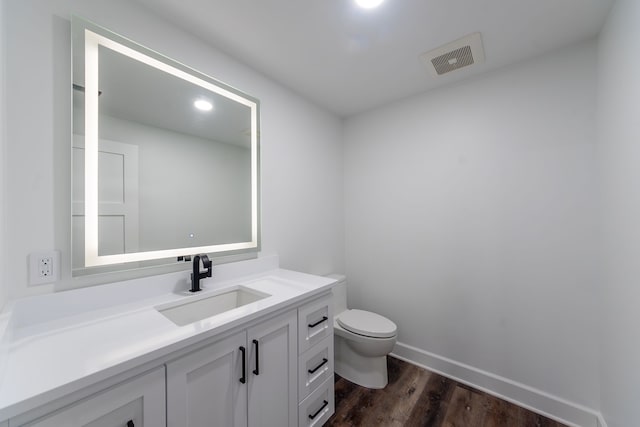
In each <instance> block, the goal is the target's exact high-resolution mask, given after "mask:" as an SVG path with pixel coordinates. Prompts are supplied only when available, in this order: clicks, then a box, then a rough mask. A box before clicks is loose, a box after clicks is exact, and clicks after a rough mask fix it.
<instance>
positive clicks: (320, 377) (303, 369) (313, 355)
mask: <svg viewBox="0 0 640 427" xmlns="http://www.w3.org/2000/svg"><path fill="white" fill-rule="evenodd" d="M298 360H299V361H298V400H299V401H300V402H301V401H303V400H304V399H305V398H306V397H307V396H309V394H311V393H312V392H313V391H314V390H315V389H316V388H318V387H319V386H320V384H322V383H323V382H324V381H325V380H327V379H329V378H333V336H328V337H326V338H325V339H324V340H322V341H321V342H320V343H318V344H316V345H314V346H313V347H312V348H310V349H309V350H307V351H305V352H304V353H302V354H301V355H300V358H299V359H298Z"/></svg>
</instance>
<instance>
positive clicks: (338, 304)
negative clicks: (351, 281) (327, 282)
mask: <svg viewBox="0 0 640 427" xmlns="http://www.w3.org/2000/svg"><path fill="white" fill-rule="evenodd" d="M327 277H329V278H331V279H335V280H337V281H338V282H337V283H336V284H335V285H333V288H332V289H331V293H332V294H333V313H334V315H335V314H340V313H342V312H343V311H345V310H346V309H347V278H346V277H345V276H344V275H343V274H330V275H328V276H327Z"/></svg>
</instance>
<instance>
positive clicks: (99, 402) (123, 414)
mask: <svg viewBox="0 0 640 427" xmlns="http://www.w3.org/2000/svg"><path fill="white" fill-rule="evenodd" d="M165 423H166V419H165V383H164V367H161V368H157V369H155V370H153V371H151V372H150V373H148V374H144V375H142V376H140V377H137V378H134V379H132V380H130V381H127V382H125V383H123V384H120V385H117V386H114V387H112V388H110V389H108V390H106V391H104V392H102V393H98V394H97V395H95V396H92V397H89V398H87V399H85V400H82V401H80V402H78V403H77V404H74V405H73V406H71V407H67V408H63V409H61V410H60V411H58V412H55V413H54V414H52V415H48V416H46V417H44V418H41V419H40V420H37V421H35V422H33V423H30V424H27V425H28V426H34V427H36V426H37V427H60V426H74V427H75V426H83V427H125V426H134V427H142V426H147V427H156V426H163V425H165Z"/></svg>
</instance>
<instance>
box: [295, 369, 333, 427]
mask: <svg viewBox="0 0 640 427" xmlns="http://www.w3.org/2000/svg"><path fill="white" fill-rule="evenodd" d="M334 412H335V401H334V395H333V377H331V378H327V379H326V380H325V382H324V383H322V384H321V385H320V387H318V388H317V389H316V390H315V391H314V392H313V393H311V394H310V395H309V396H308V397H307V398H306V399H305V400H303V401H302V403H300V405H299V407H298V427H311V426H321V425H323V424H324V423H325V422H326V421H327V420H328V419H329V418H330V417H331V415H333V413H334Z"/></svg>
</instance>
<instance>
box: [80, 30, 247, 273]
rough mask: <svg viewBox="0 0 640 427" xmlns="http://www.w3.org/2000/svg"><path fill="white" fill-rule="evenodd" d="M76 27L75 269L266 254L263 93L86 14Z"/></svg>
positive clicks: (86, 269) (133, 265) (83, 270)
mask: <svg viewBox="0 0 640 427" xmlns="http://www.w3.org/2000/svg"><path fill="white" fill-rule="evenodd" d="M72 34H73V61H74V63H73V148H72V164H73V171H72V181H73V182H72V264H73V265H72V268H73V271H74V275H77V274H86V273H87V271H91V270H92V269H93V270H96V271H104V270H105V266H107V267H106V270H109V269H119V268H120V267H121V266H122V265H125V268H132V267H134V268H135V267H137V266H144V265H149V264H159V263H168V262H175V261H176V258H177V257H181V256H186V255H191V254H195V253H209V254H214V255H216V254H220V255H228V254H235V253H243V252H247V251H257V250H258V248H259V210H258V206H259V199H258V198H259V188H258V186H259V181H258V176H259V170H258V165H259V157H258V156H259V146H258V144H259V130H258V129H259V103H258V101H257V100H256V99H255V98H252V97H250V96H248V95H246V94H244V93H242V92H240V91H238V90H236V89H234V88H232V87H230V86H227V85H225V84H223V83H221V82H219V81H217V80H215V79H213V78H211V77H208V76H206V75H204V74H201V73H199V72H197V71H195V70H193V69H191V68H189V67H187V66H185V65H183V64H180V63H178V62H176V61H173V60H171V59H169V58H166V57H164V56H162V55H160V54H158V53H156V52H154V51H152V50H150V49H147V48H145V47H143V46H140V45H138V44H137V43H134V42H132V41H130V40H127V39H125V38H123V37H121V36H119V35H117V34H114V33H112V32H110V31H108V30H105V29H104V28H101V27H99V26H97V25H94V24H92V23H89V22H87V21H86V20H83V19H80V18H76V17H74V18H73V20H72ZM157 260H161V261H157ZM109 266H110V267H109ZM114 266H117V267H114ZM101 269H102V270H101Z"/></svg>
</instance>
